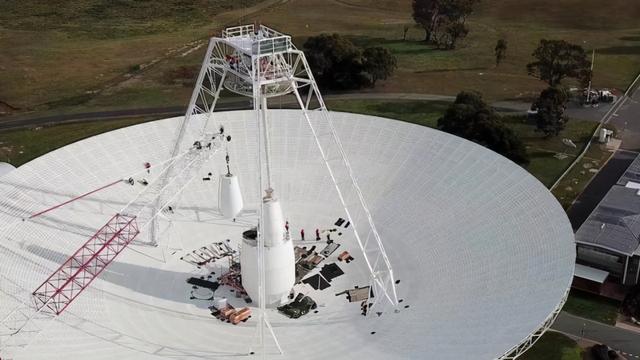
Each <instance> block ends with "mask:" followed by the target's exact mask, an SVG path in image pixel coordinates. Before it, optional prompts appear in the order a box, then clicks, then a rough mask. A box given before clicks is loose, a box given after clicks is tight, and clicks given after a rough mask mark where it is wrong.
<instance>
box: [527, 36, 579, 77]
mask: <svg viewBox="0 0 640 360" xmlns="http://www.w3.org/2000/svg"><path fill="white" fill-rule="evenodd" d="M532 56H533V57H534V58H535V59H536V61H534V62H532V63H529V64H527V72H528V73H529V75H532V76H535V77H537V78H539V79H540V80H544V81H546V82H547V83H548V84H549V86H550V87H554V86H557V85H559V84H560V82H561V81H562V79H564V78H575V79H578V80H580V81H581V82H584V79H585V78H586V77H588V76H590V73H591V70H590V67H591V61H589V59H588V58H587V54H586V53H585V51H584V49H583V48H582V46H580V45H575V44H570V43H568V42H566V41H564V40H545V39H542V40H540V45H538V48H537V49H536V50H535V51H534V52H533V54H532Z"/></svg>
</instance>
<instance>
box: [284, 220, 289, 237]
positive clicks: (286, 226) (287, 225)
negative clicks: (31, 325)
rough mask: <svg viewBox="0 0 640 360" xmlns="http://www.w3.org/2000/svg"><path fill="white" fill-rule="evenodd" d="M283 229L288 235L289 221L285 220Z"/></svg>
mask: <svg viewBox="0 0 640 360" xmlns="http://www.w3.org/2000/svg"><path fill="white" fill-rule="evenodd" d="M284 229H285V230H286V231H287V234H288V233H289V220H287V221H286V222H285V223H284Z"/></svg>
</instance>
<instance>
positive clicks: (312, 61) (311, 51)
mask: <svg viewBox="0 0 640 360" xmlns="http://www.w3.org/2000/svg"><path fill="white" fill-rule="evenodd" d="M303 47H304V49H305V54H306V56H307V60H308V62H309V66H310V67H311V70H312V71H313V74H314V76H315V78H316V80H317V81H318V83H319V84H320V85H321V86H326V87H328V88H331V89H341V90H347V89H358V88H361V87H363V86H365V85H368V81H369V79H368V77H367V76H366V74H364V71H363V65H362V50H361V49H360V48H358V47H357V46H355V45H354V44H353V43H352V42H351V41H349V40H348V39H346V38H343V37H342V36H340V35H338V34H332V35H328V34H320V35H318V36H313V37H310V38H308V39H307V41H306V42H305V43H304V45H303Z"/></svg>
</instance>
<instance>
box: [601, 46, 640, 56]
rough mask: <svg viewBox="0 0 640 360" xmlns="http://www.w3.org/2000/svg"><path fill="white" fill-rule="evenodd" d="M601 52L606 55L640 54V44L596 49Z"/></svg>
mask: <svg viewBox="0 0 640 360" xmlns="http://www.w3.org/2000/svg"><path fill="white" fill-rule="evenodd" d="M596 52H597V53H599V54H605V55H639V54H640V45H633V46H611V47H607V48H601V49H598V50H596Z"/></svg>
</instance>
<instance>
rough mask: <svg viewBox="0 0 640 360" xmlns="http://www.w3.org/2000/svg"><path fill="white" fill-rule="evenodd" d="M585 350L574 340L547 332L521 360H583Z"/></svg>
mask: <svg viewBox="0 0 640 360" xmlns="http://www.w3.org/2000/svg"><path fill="white" fill-rule="evenodd" d="M582 353H583V350H582V349H581V348H580V347H579V346H578V344H577V343H576V342H575V341H573V340H572V339H570V338H568V337H567V336H565V335H562V334H560V333H557V332H554V331H547V332H546V333H545V334H544V335H542V337H541V338H540V339H539V340H538V342H536V343H535V345H533V347H532V348H531V349H529V350H528V351H527V352H526V353H524V355H522V356H521V357H519V358H518V359H519V360H581V359H582Z"/></svg>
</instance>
